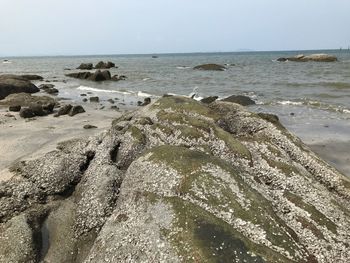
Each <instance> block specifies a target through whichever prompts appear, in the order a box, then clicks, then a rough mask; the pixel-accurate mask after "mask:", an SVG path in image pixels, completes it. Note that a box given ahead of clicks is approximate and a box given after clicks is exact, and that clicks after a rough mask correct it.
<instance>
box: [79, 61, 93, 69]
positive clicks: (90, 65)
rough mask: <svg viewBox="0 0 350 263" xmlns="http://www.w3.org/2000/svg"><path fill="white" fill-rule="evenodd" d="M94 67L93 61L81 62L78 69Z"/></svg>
mask: <svg viewBox="0 0 350 263" xmlns="http://www.w3.org/2000/svg"><path fill="white" fill-rule="evenodd" d="M92 68H93V65H92V63H81V64H80V66H79V67H77V69H83V70H91V69H92Z"/></svg>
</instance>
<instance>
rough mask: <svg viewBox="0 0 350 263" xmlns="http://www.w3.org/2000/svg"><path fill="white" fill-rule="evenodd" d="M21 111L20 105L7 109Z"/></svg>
mask: <svg viewBox="0 0 350 263" xmlns="http://www.w3.org/2000/svg"><path fill="white" fill-rule="evenodd" d="M20 110H21V105H12V106H10V107H9V111H14V112H18V111H20Z"/></svg>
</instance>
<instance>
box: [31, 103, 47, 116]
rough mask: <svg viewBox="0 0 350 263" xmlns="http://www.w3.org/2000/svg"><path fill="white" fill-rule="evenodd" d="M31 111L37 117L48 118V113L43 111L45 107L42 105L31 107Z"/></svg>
mask: <svg viewBox="0 0 350 263" xmlns="http://www.w3.org/2000/svg"><path fill="white" fill-rule="evenodd" d="M29 109H30V110H31V111H32V112H33V113H34V115H35V116H46V115H47V114H48V112H46V111H45V110H44V109H43V106H42V105H40V104H32V105H30V106H29Z"/></svg>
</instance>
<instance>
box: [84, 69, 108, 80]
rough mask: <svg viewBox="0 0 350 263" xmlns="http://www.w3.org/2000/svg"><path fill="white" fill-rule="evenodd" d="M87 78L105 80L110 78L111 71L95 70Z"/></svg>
mask: <svg viewBox="0 0 350 263" xmlns="http://www.w3.org/2000/svg"><path fill="white" fill-rule="evenodd" d="M88 80H92V81H105V80H111V73H110V72H109V71H108V70H104V71H101V70H96V72H95V73H94V74H92V75H91V76H90V77H89V78H88Z"/></svg>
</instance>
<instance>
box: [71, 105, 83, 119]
mask: <svg viewBox="0 0 350 263" xmlns="http://www.w3.org/2000/svg"><path fill="white" fill-rule="evenodd" d="M84 112H85V110H84V108H83V106H81V105H77V106H73V107H72V109H71V110H70V112H69V114H68V115H69V116H71V117H73V116H75V115H77V114H79V113H84Z"/></svg>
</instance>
